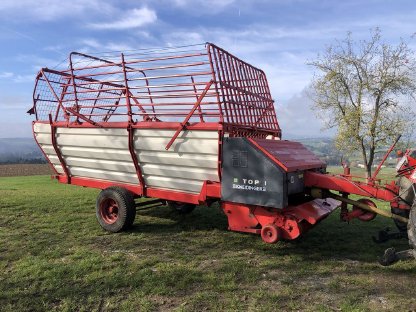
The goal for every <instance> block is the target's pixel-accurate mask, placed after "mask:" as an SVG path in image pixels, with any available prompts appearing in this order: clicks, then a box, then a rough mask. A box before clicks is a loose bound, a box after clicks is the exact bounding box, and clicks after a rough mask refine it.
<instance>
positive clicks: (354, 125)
mask: <svg viewBox="0 0 416 312" xmlns="http://www.w3.org/2000/svg"><path fill="white" fill-rule="evenodd" d="M308 65H311V66H313V67H314V68H315V70H316V72H315V76H314V79H313V81H312V85H311V86H312V93H311V96H312V99H313V103H314V104H313V108H314V109H315V110H316V111H317V113H318V115H319V116H321V117H322V118H323V120H324V122H325V123H326V127H327V128H337V134H336V140H335V142H336V146H337V148H339V149H340V150H341V151H343V152H345V153H346V154H349V153H352V152H360V154H361V155H362V160H363V162H364V166H365V169H366V174H367V177H370V176H371V166H372V165H373V161H374V156H375V151H376V149H377V148H379V147H382V146H385V145H390V144H391V143H392V141H393V140H394V138H395V137H396V136H397V135H398V134H403V133H405V132H407V131H408V130H409V129H411V127H412V126H413V125H411V124H410V123H411V121H412V120H413V113H412V109H411V107H410V103H412V102H414V101H415V98H416V97H415V95H416V81H415V74H416V60H415V52H414V51H412V49H411V48H410V47H409V45H408V44H407V43H406V42H405V41H403V40H401V41H400V42H399V43H398V44H397V45H392V44H387V43H385V42H383V41H382V39H381V32H380V30H378V29H376V30H375V31H372V32H371V38H370V39H369V40H362V41H354V40H353V38H352V36H351V33H348V35H347V37H346V38H345V39H344V40H342V41H335V43H334V44H332V45H330V46H329V47H328V48H327V49H326V51H325V53H324V54H322V55H318V57H317V59H316V60H314V61H312V62H310V63H308Z"/></svg>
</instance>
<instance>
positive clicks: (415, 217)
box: [407, 203, 416, 255]
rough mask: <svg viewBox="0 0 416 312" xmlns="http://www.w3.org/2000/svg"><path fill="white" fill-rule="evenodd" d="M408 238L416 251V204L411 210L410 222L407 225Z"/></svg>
mask: <svg viewBox="0 0 416 312" xmlns="http://www.w3.org/2000/svg"><path fill="white" fill-rule="evenodd" d="M407 236H408V237H409V245H410V247H412V248H413V249H415V250H416V203H415V204H413V206H412V209H410V214H409V222H408V223H407ZM415 255H416V253H415Z"/></svg>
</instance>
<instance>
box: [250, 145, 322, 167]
mask: <svg viewBox="0 0 416 312" xmlns="http://www.w3.org/2000/svg"><path fill="white" fill-rule="evenodd" d="M248 141H249V142H250V143H251V144H253V145H254V146H255V147H256V148H257V149H259V150H260V151H262V152H263V153H264V154H266V155H267V156H268V157H269V158H270V159H271V160H272V161H274V162H275V163H276V164H278V165H279V166H280V167H282V168H283V169H284V170H285V171H287V172H293V171H297V170H307V169H316V168H324V167H326V164H325V163H324V162H323V161H322V160H320V159H319V158H318V157H317V156H316V155H315V154H314V153H312V152H311V151H310V150H308V149H307V148H306V147H305V146H303V145H302V144H301V143H299V142H292V141H282V140H267V139H255V138H248Z"/></svg>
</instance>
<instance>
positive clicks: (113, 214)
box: [100, 198, 118, 224]
mask: <svg viewBox="0 0 416 312" xmlns="http://www.w3.org/2000/svg"><path fill="white" fill-rule="evenodd" d="M100 214H101V217H102V219H103V220H104V222H105V223H107V224H113V223H114V222H116V221H117V219H118V205H117V202H116V201H115V200H114V199H112V198H107V199H105V200H103V201H102V202H101V204H100Z"/></svg>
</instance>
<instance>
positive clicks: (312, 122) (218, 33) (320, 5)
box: [0, 0, 416, 138]
mask: <svg viewBox="0 0 416 312" xmlns="http://www.w3.org/2000/svg"><path fill="white" fill-rule="evenodd" d="M415 17H416V1H411V0H408V1H404V0H403V1H402V0H394V1H393V0H392V1H387V0H385V1H382V0H367V1H363V0H351V1H348V0H345V1H329V0H274V1H273V0H256V1H255V0H252V1H250V0H240V1H237V0H171V1H168V0H152V1H150V0H148V1H147V0H142V1H140V0H135V1H127V0H125V1H123V0H118V1H116V0H114V1H110V0H109V1H103V0H68V1H60V0H36V1H31V0H19V1H16V0H1V1H0V46H1V49H0V137H2V138H12V137H30V136H31V135H32V130H31V121H32V120H33V117H31V116H29V115H27V114H26V111H27V110H28V109H29V108H31V107H32V92H33V87H34V81H35V77H36V73H37V72H38V71H39V69H40V68H42V67H49V68H53V67H54V66H56V65H57V64H59V63H61V62H63V61H65V60H66V58H67V57H68V55H69V53H70V52H71V51H80V52H85V53H89V52H90V53H94V52H103V51H122V50H133V49H141V48H149V47H166V46H178V45H185V44H197V43H204V42H212V43H215V44H216V45H218V46H220V47H222V48H224V49H226V50H228V51H229V52H231V53H233V54H234V55H236V56H238V57H239V58H241V59H243V60H245V61H247V62H249V63H251V64H252V65H254V66H256V67H259V68H261V69H263V70H264V71H265V73H266V75H267V78H268V81H269V84H270V89H271V93H272V96H273V98H274V100H275V107H276V112H277V116H278V120H279V123H280V126H281V128H282V130H283V138H290V137H324V136H330V135H332V134H333V131H322V128H323V124H322V122H321V120H320V118H319V117H317V116H316V114H315V113H314V112H313V110H312V109H311V102H310V100H309V99H308V97H307V96H306V95H305V92H304V90H305V88H306V87H307V86H308V85H309V84H310V82H311V79H312V77H313V74H314V72H313V68H311V67H310V66H308V65H307V64H306V63H307V61H311V60H314V59H315V58H316V57H317V55H318V53H320V52H323V51H324V49H325V47H326V46H328V45H329V44H331V43H333V42H334V41H335V40H336V39H343V38H344V37H345V36H346V34H347V32H349V31H350V32H352V34H353V37H354V38H355V39H365V38H368V37H369V35H370V30H371V29H375V28H376V27H379V28H380V29H381V31H382V35H383V37H384V40H385V41H386V42H389V43H392V44H394V43H397V42H398V41H399V40H400V38H404V39H409V38H410V37H411V35H412V34H414V33H415V32H416V18H415ZM414 44H415V43H414V42H411V45H413V47H415V45H414Z"/></svg>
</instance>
